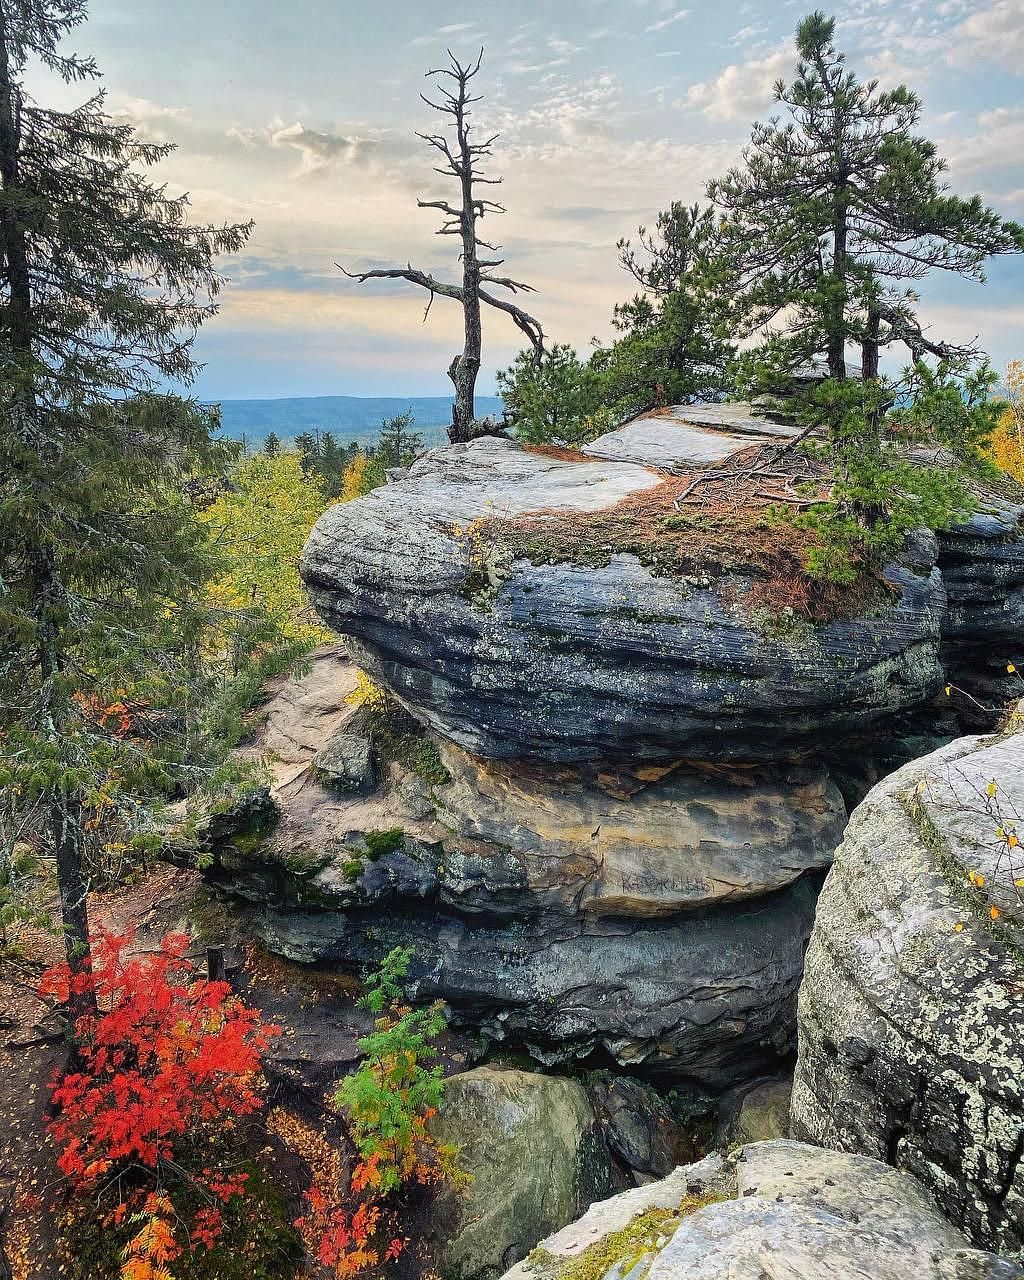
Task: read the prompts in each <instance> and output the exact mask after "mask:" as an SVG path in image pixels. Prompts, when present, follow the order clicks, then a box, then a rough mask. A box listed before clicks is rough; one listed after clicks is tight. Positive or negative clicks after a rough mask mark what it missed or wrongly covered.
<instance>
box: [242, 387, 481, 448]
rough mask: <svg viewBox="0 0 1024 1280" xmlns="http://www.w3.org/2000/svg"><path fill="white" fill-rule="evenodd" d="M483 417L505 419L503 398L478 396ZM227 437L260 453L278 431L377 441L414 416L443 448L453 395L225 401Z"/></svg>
mask: <svg viewBox="0 0 1024 1280" xmlns="http://www.w3.org/2000/svg"><path fill="white" fill-rule="evenodd" d="M477 406H478V411H479V414H480V416H481V417H486V416H487V415H489V414H493V415H494V416H495V417H497V418H500V417H501V415H502V408H503V405H502V400H501V397H500V396H478V397H477ZM220 413H221V433H222V434H223V435H225V436H227V437H228V438H229V439H232V440H242V439H245V441H246V443H247V444H248V446H249V448H250V449H257V448H259V447H260V444H261V442H262V441H263V440H264V439H265V438H266V437H267V436H268V435H269V434H270V433H271V432H272V433H273V434H274V435H276V436H277V438H278V439H279V440H280V441H282V442H288V441H292V440H295V439H296V438H297V437H298V436H300V435H303V434H304V433H306V434H311V433H315V432H318V431H319V432H320V433H322V434H324V433H329V434H330V435H332V436H333V437H334V439H335V440H336V441H338V443H339V444H343V445H347V444H351V443H353V442H354V441H371V440H373V439H374V438H375V437H376V435H377V431H378V429H379V427H380V424H381V421H382V420H385V419H389V418H397V417H401V416H402V415H403V414H409V415H411V416H412V417H413V418H415V420H416V422H417V424H418V428H417V429H418V430H419V431H420V433H421V434H422V436H423V439H424V441H425V442H426V443H427V444H440V443H442V440H443V439H444V438H445V436H446V429H447V427H448V424H449V423H450V422H451V420H452V397H451V396H296V397H294V398H291V399H287V398H286V399H281V400H223V401H221V404H220Z"/></svg>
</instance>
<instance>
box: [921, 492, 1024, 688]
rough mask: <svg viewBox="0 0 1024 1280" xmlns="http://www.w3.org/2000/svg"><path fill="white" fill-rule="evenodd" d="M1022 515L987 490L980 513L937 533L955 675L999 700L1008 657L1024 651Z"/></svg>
mask: <svg viewBox="0 0 1024 1280" xmlns="http://www.w3.org/2000/svg"><path fill="white" fill-rule="evenodd" d="M1022 515H1024V506H1022V505H1021V504H1020V503H1017V502H1010V501H1007V500H1005V499H1001V498H998V497H995V496H993V495H988V496H987V497H986V500H985V509H984V510H983V511H979V512H977V513H976V514H975V515H974V516H972V517H971V519H970V520H969V521H967V522H966V523H965V524H963V525H958V526H957V527H956V528H954V529H950V530H948V531H947V532H945V533H943V534H941V535H940V537H939V566H940V568H941V570H942V578H943V581H944V583H945V584H946V590H947V593H948V596H949V605H948V608H947V611H946V615H945V618H944V620H943V624H942V638H943V656H944V660H945V662H946V664H947V667H948V670H949V674H950V679H951V680H953V681H954V682H955V683H957V684H961V685H964V686H965V687H966V688H968V689H969V690H971V691H972V692H973V693H975V694H980V695H981V697H982V700H983V701H987V702H994V703H996V704H999V703H1001V702H1004V701H1005V700H1006V689H1007V680H1006V664H1007V662H1009V661H1012V660H1015V659H1019V658H1021V657H1022V656H1024V655H1022V653H1021V637H1022V636H1024V539H1022V537H1021V532H1020V521H1021V516H1022ZM1022 666H1024V664H1022Z"/></svg>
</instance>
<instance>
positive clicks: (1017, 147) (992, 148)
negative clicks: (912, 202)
mask: <svg viewBox="0 0 1024 1280" xmlns="http://www.w3.org/2000/svg"><path fill="white" fill-rule="evenodd" d="M978 125H979V127H980V130H981V132H979V133H976V134H969V135H961V136H959V137H954V138H948V139H945V140H944V141H943V142H942V144H941V147H940V150H941V152H942V153H943V154H944V155H945V156H946V158H947V159H948V160H949V162H950V164H951V166H952V167H953V168H954V169H955V170H956V172H957V173H958V174H968V173H978V172H979V171H981V170H984V169H1002V168H1006V167H1016V166H1017V165H1019V163H1020V157H1021V155H1024V107H997V108H996V109H995V110H994V111H984V112H982V114H981V115H980V116H978Z"/></svg>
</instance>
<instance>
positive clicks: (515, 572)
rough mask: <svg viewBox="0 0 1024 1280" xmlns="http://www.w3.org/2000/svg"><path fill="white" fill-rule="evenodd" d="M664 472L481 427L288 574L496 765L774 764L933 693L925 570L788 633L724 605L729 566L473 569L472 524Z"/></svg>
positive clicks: (625, 560) (596, 498) (603, 505)
mask: <svg viewBox="0 0 1024 1280" xmlns="http://www.w3.org/2000/svg"><path fill="white" fill-rule="evenodd" d="M676 429H677V430H678V431H679V432H680V433H681V434H683V435H685V434H686V433H690V434H696V435H701V434H706V433H708V432H709V431H710V430H711V429H710V428H709V427H706V426H705V427H700V426H695V425H694V426H686V425H684V424H679V425H678V426H677V428H676ZM719 434H721V433H719ZM736 439H737V440H739V442H740V444H744V445H745V444H748V443H753V442H754V440H753V438H752V437H751V438H749V439H748V438H747V437H736ZM599 443H600V442H597V444H599ZM595 447H596V446H595ZM728 448H729V450H730V451H734V449H735V446H734V444H732V443H729V444H728ZM663 478H664V477H663V475H661V474H659V473H657V472H655V471H653V470H651V469H649V468H647V467H644V466H641V465H638V464H637V463H634V462H614V461H600V462H579V461H562V460H560V459H557V458H552V457H548V456H542V455H539V454H536V453H530V452H527V451H524V450H523V449H522V448H520V447H519V446H518V445H515V444H513V443H511V442H509V441H505V440H497V439H491V438H484V439H482V440H477V441H474V442H472V443H471V444H468V445H452V446H450V447H448V448H444V449H437V450H433V451H432V452H431V453H429V454H427V455H426V456H425V457H423V458H421V459H420V460H419V461H418V462H417V463H415V464H414V466H413V467H412V468H411V470H410V472H409V475H408V478H407V479H405V480H402V481H400V482H399V483H397V484H392V485H387V486H385V487H384V488H382V489H377V490H375V491H374V492H373V493H371V494H369V495H368V496H367V497H365V498H361V499H359V500H358V501H356V502H349V503H343V504H339V505H337V506H334V507H332V508H330V510H329V511H327V512H326V514H325V515H324V516H323V517H322V518H321V519H320V521H319V522H318V523H317V525H316V527H315V528H314V530H313V532H312V534H311V535H310V538H309V541H308V543H307V545H306V549H305V551H304V553H303V558H302V565H301V569H302V574H303V577H304V578H305V580H306V583H307V586H308V588H309V592H310V597H311V599H312V600H313V603H314V604H315V605H316V607H317V609H318V610H319V612H320V613H321V615H322V616H323V618H324V620H325V621H326V622H327V623H328V625H330V626H331V627H333V628H334V629H335V630H336V631H338V632H340V633H342V634H344V635H346V636H348V637H349V638H350V652H351V653H352V655H353V657H354V659H355V660H356V661H357V662H358V663H359V665H361V666H363V667H365V669H366V670H367V671H369V672H370V674H371V675H372V676H373V677H374V678H375V679H378V680H380V681H382V682H383V683H385V684H387V685H388V686H389V687H390V688H391V689H393V690H394V691H395V692H396V693H397V694H398V695H399V697H400V698H402V699H403V701H405V702H406V704H407V705H408V706H409V707H410V709H411V710H412V711H413V712H414V713H415V714H416V715H417V716H418V717H420V719H422V720H423V721H424V722H425V723H427V724H429V725H430V726H431V727H432V728H434V729H435V730H437V731H438V732H439V733H441V734H443V735H444V736H445V737H447V738H449V739H451V740H453V741H455V742H456V743H458V744H459V745H460V746H462V747H464V748H465V749H466V750H468V751H471V752H473V753H474V754H477V755H481V756H486V757H491V758H498V759H511V758H514V759H521V758H527V757H534V758H541V759H546V760H552V761H586V760H602V759H609V758H620V759H623V758H625V759H637V758H666V757H667V758H678V757H680V756H686V757H689V758H691V759H699V760H741V761H752V760H778V759H786V758H792V757H793V755H794V754H795V753H800V752H806V751H808V750H811V749H813V748H814V747H816V746H820V745H821V744H822V743H824V742H831V741H834V740H835V738H836V737H837V736H841V735H842V734H844V733H847V732H850V731H853V730H856V729H859V728H863V727H864V726H865V725H869V724H872V723H874V722H875V721H877V720H878V719H880V718H881V717H883V716H887V715H889V714H891V713H893V712H896V711H899V710H900V709H905V708H908V707H913V706H916V705H919V704H920V703H921V702H923V701H924V700H926V699H927V698H928V697H930V696H931V695H932V694H934V693H935V692H937V691H938V689H939V688H940V686H941V683H942V671H941V668H940V666H939V663H938V634H939V624H940V620H941V617H942V612H943V609H944V606H945V593H944V590H943V587H942V583H941V580H940V578H939V575H938V573H937V572H935V571H933V570H931V568H930V565H929V564H915V565H914V566H913V567H909V566H906V565H893V566H891V567H890V568H889V569H888V570H887V577H888V578H889V581H890V582H891V583H892V585H893V587H894V589H895V592H896V594H895V595H894V596H893V598H892V602H891V603H889V604H886V605H885V606H884V607H880V608H878V609H877V610H873V611H872V612H871V613H870V616H865V617H861V618H857V619H854V620H851V621H837V622H832V623H830V624H828V625H824V626H820V627H817V628H812V629H798V630H797V632H796V633H795V634H790V635H788V636H787V635H782V634H779V633H778V632H777V631H772V630H771V629H767V630H766V629H764V628H759V627H758V626H756V625H755V624H754V623H752V622H751V620H750V618H749V616H748V615H747V613H746V612H745V611H744V608H743V607H742V606H741V605H739V604H737V603H736V601H737V600H741V599H742V598H744V597H745V595H746V594H747V593H748V592H749V590H750V588H751V587H752V585H753V583H754V579H753V578H752V577H751V576H749V575H747V574H745V573H744V572H742V571H736V572H733V573H729V574H723V575H720V576H718V577H717V578H716V579H715V580H712V579H710V578H707V577H704V578H694V579H692V580H690V581H684V580H680V579H676V578H671V577H663V576H658V575H656V574H654V573H652V572H651V571H650V570H649V569H648V568H646V567H645V566H644V565H643V564H641V563H640V561H639V560H637V559H636V557H635V556H632V555H627V554H621V553H618V554H617V553H615V552H614V548H611V549H610V563H609V564H607V565H604V566H594V565H589V566H586V567H584V566H577V565H572V564H536V565H535V564H532V563H530V562H529V561H527V560H513V561H510V562H509V563H507V564H504V563H503V564H501V565H492V564H489V563H488V564H485V565H483V566H481V565H480V564H478V563H476V561H477V560H479V559H480V557H481V551H480V547H479V545H478V543H477V542H476V540H475V538H474V535H473V532H472V526H473V524H474V522H475V521H477V520H480V519H486V518H488V517H492V516H516V515H523V514H529V513H536V512H550V511H553V510H563V511H577V512H579V511H584V512H585V511H598V510H602V509H607V508H608V507H611V506H614V505H615V503H616V502H617V501H619V500H620V499H622V498H625V497H628V496H629V495H630V494H634V493H637V492H640V491H643V490H648V489H652V488H654V487H655V486H656V485H658V484H659V483H661V482H662V481H663ZM456 526H457V527H456ZM931 545H932V550H933V551H934V543H932V544H931ZM484 570H486V572H487V574H488V575H489V577H490V578H491V579H492V580H493V581H492V582H491V586H490V588H489V589H488V591H487V592H486V593H485V598H483V599H481V598H479V596H478V597H477V598H474V592H473V590H472V589H471V585H470V584H471V582H472V580H473V575H474V573H476V574H480V573H481V572H483V571H484Z"/></svg>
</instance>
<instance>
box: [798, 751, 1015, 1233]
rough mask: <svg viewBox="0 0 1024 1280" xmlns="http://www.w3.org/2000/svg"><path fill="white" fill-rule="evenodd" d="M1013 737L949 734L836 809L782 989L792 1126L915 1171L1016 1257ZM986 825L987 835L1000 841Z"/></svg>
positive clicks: (973, 1229) (962, 1220) (953, 1209)
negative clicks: (829, 859)
mask: <svg viewBox="0 0 1024 1280" xmlns="http://www.w3.org/2000/svg"><path fill="white" fill-rule="evenodd" d="M1021 812H1024V735H1022V734H1019V733H1018V734H1014V735H1011V736H1009V737H1006V738H998V737H994V738H984V737H971V738H962V739H959V740H958V741H956V742H954V743H952V744H951V745H949V746H947V747H945V748H943V749H941V750H939V751H937V752H934V753H933V754H932V755H930V756H927V757H925V758H924V759H922V760H919V761H916V762H914V763H912V764H909V765H907V766H905V767H904V768H902V769H900V770H898V771H897V772H896V773H894V774H893V775H892V776H891V777H889V778H887V779H886V780H885V781H884V782H882V783H881V784H879V785H878V786H877V787H875V788H874V789H873V790H872V791H871V792H870V794H869V795H868V797H867V798H866V799H865V801H864V802H863V803H862V804H861V805H860V806H859V808H858V809H857V810H856V811H855V813H854V814H853V817H852V818H851V820H850V825H849V828H848V829H847V833H846V838H845V840H844V842H843V844H842V846H841V847H840V849H839V851H838V854H837V857H836V863H835V866H834V867H833V869H832V871H831V872H830V874H829V877H828V879H827V881H826V885H825V889H824V891H823V893H822V896H821V901H820V904H819V909H818V916H817V922H816V924H815V928H814V934H813V937H812V941H811V945H810V948H809V950H808V954H807V972H806V976H805V979H804V983H803V988H802V991H801V996H800V1016H799V1024H800V1054H799V1060H798V1065H797V1071H796V1078H795V1083H794V1091H793V1110H792V1131H793V1134H794V1136H795V1137H802V1138H808V1139H810V1140H813V1141H816V1142H821V1143H823V1144H826V1145H828V1146H832V1147H839V1148H841V1149H843V1150H848V1151H858V1152H863V1153H865V1154H867V1155H871V1156H875V1157H877V1158H879V1159H884V1160H887V1161H888V1162H890V1163H891V1164H894V1165H896V1166H897V1167H899V1168H902V1169H907V1170H909V1171H910V1172H912V1173H913V1174H915V1175H916V1176H917V1177H918V1178H919V1179H920V1180H921V1181H922V1183H923V1184H924V1185H925V1186H927V1187H928V1188H929V1189H930V1190H931V1191H932V1192H933V1193H934V1194H935V1196H936V1198H937V1199H938V1201H939V1202H940V1203H941V1204H942V1206H943V1208H944V1209H945V1210H946V1211H947V1213H948V1214H949V1216H950V1217H951V1219H952V1220H953V1222H954V1223H956V1224H957V1225H958V1226H959V1227H961V1228H962V1229H963V1230H964V1231H965V1232H966V1234H967V1235H968V1236H969V1237H970V1239H971V1240H972V1241H973V1242H974V1243H975V1244H977V1245H978V1246H980V1247H984V1248H997V1249H999V1250H1001V1251H1004V1252H1007V1253H1017V1252H1019V1251H1020V1250H1021V1249H1022V1248H1024V1163H1022V1159H1021V1154H1022V1152H1024V999H1022V996H1024V912H1022V909H1021V886H1020V885H1019V884H1017V883H1016V881H1018V880H1021V879H1024V859H1021V858H1020V857H1019V856H1018V855H1019V853H1020V850H1019V848H1015V847H1013V846H1012V842H1011V841H1009V840H1008V839H1007V838H1006V837H1007V835H1013V836H1014V839H1016V836H1015V831H1014V828H1015V826H1016V825H1017V823H1018V821H1019V819H1018V816H1017V815H1019V814H1020V813H1021ZM1000 832H1002V835H1000Z"/></svg>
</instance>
